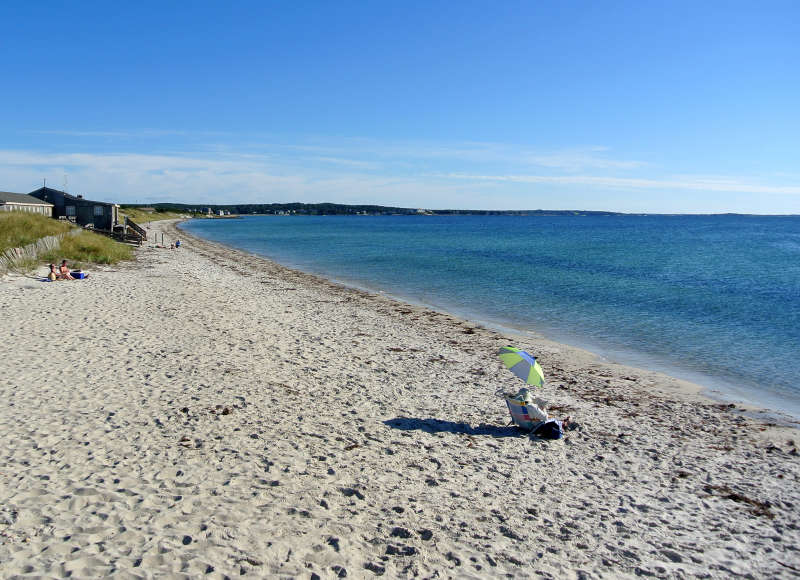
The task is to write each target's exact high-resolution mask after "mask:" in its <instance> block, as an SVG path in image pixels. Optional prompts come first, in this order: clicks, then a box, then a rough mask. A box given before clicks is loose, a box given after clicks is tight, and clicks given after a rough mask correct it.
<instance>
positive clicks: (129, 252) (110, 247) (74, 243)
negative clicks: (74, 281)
mask: <svg viewBox="0 0 800 580" xmlns="http://www.w3.org/2000/svg"><path fill="white" fill-rule="evenodd" d="M41 258H42V259H44V260H45V261H50V262H53V263H55V262H60V261H61V260H63V259H66V260H69V261H70V262H72V265H73V266H74V267H82V265H83V264H85V263H92V264H116V263H117V262H121V261H124V260H131V259H133V248H132V247H131V246H129V245H127V244H122V243H120V242H117V241H116V240H112V239H111V238H108V237H106V236H103V235H100V234H96V233H94V232H91V231H82V232H80V233H78V234H76V235H74V236H66V237H64V239H63V240H61V247H60V248H59V249H57V250H53V251H51V252H47V253H46V254H44V255H42V256H41Z"/></svg>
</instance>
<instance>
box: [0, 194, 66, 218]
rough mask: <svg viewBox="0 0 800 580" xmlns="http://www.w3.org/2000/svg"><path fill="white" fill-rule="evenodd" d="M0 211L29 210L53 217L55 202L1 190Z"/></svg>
mask: <svg viewBox="0 0 800 580" xmlns="http://www.w3.org/2000/svg"><path fill="white" fill-rule="evenodd" d="M0 211H27V212H31V213H40V214H42V215H46V216H47V217H53V204H52V203H47V202H46V201H42V200H41V199H38V198H36V197H33V196H30V195H25V194H24V193H11V192H10V191H0Z"/></svg>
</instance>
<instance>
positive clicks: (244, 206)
mask: <svg viewBox="0 0 800 580" xmlns="http://www.w3.org/2000/svg"><path fill="white" fill-rule="evenodd" d="M138 207H142V206H137V205H127V206H123V208H122V211H123V212H125V213H127V212H129V211H131V210H132V209H134V208H138ZM148 207H152V208H154V210H155V211H154V212H152V213H150V214H149V215H151V216H153V215H155V214H156V213H159V212H171V213H172V215H171V217H179V215H175V214H176V213H177V214H183V215H186V214H189V215H191V216H192V217H204V216H205V213H206V210H207V209H208V208H210V209H211V211H212V212H213V213H215V214H216V213H217V211H218V210H221V209H222V210H226V211H229V212H230V213H231V214H233V215H243V214H254V213H255V214H294V215H419V210H418V209H417V208H408V207H391V206H382V205H344V204H341V203H240V204H231V205H219V204H191V205H189V204H185V203H156V204H153V205H152V206H148ZM421 209H424V208H421ZM424 213H425V215H536V216H559V215H623V214H619V213H616V212H611V211H583V210H581V211H574V210H542V209H532V210H475V209H426V210H424ZM131 219H133V221H136V222H137V223H138V220H137V218H135V217H133V216H131ZM141 219H142V220H143V221H152V220H153V219H165V218H155V217H151V218H150V219H149V220H148V219H147V218H144V217H143V218H141Z"/></svg>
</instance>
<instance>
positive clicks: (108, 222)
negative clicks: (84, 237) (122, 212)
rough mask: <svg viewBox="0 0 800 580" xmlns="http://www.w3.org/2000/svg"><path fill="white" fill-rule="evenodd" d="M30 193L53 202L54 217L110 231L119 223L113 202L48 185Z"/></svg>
mask: <svg viewBox="0 0 800 580" xmlns="http://www.w3.org/2000/svg"><path fill="white" fill-rule="evenodd" d="M30 195H32V196H33V197H36V198H38V199H40V200H43V201H46V202H48V203H51V204H53V217H54V218H59V219H60V218H65V219H68V220H69V221H71V222H74V223H76V224H78V225H79V226H87V225H91V226H92V227H94V228H95V229H98V230H105V231H109V232H110V231H112V230H113V228H114V226H115V225H117V223H119V206H118V205H117V204H115V203H106V202H104V201H91V200H89V199H84V198H83V196H82V195H70V194H69V193H67V192H65V191H59V190H57V189H51V188H49V187H40V188H39V189H37V190H36V191H32V192H31V193H30Z"/></svg>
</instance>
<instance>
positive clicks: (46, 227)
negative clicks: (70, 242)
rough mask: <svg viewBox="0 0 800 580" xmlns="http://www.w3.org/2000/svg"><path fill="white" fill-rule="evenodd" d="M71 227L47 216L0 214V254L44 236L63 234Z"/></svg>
mask: <svg viewBox="0 0 800 580" xmlns="http://www.w3.org/2000/svg"><path fill="white" fill-rule="evenodd" d="M71 227H72V226H71V225H70V224H68V223H66V222H60V221H57V220H54V219H52V218H49V217H47V216H44V215H41V214H36V213H28V212H21V211H13V212H2V213H0V253H2V252H4V251H5V250H8V249H11V248H22V247H24V246H27V245H28V244H32V243H34V242H35V241H36V240H38V239H40V238H44V237H46V236H57V235H59V234H63V233H65V232H67V231H69V229H70V228H71Z"/></svg>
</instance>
